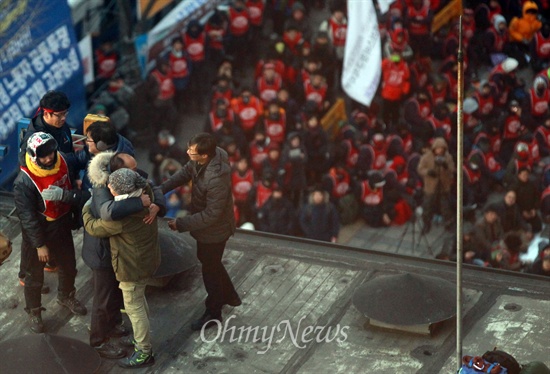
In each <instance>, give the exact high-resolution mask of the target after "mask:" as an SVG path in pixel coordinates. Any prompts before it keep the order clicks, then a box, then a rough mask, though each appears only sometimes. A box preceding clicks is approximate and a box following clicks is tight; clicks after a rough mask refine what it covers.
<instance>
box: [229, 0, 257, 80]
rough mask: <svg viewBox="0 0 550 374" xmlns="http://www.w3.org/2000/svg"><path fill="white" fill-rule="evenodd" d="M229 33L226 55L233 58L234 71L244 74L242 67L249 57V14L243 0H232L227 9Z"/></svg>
mask: <svg viewBox="0 0 550 374" xmlns="http://www.w3.org/2000/svg"><path fill="white" fill-rule="evenodd" d="M228 22H229V32H228V34H227V37H228V39H227V48H226V50H227V53H228V54H229V55H231V56H233V58H234V61H235V70H237V71H239V72H241V73H244V72H243V67H244V64H245V62H246V61H247V60H248V58H249V56H250V52H251V51H250V45H249V44H248V43H249V36H250V35H249V34H250V13H249V10H248V8H247V7H246V4H245V2H244V0H233V1H232V3H231V5H230V7H229V9H228Z"/></svg>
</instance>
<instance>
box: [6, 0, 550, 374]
mask: <svg viewBox="0 0 550 374" xmlns="http://www.w3.org/2000/svg"><path fill="white" fill-rule="evenodd" d="M503 3H504V2H502V3H501V2H499V1H495V0H491V1H488V2H487V3H484V2H475V3H473V4H471V5H472V7H466V8H465V9H464V19H463V28H464V38H463V45H462V49H463V50H464V52H465V53H464V66H465V73H466V77H467V79H466V87H465V89H466V92H467V94H466V99H465V100H464V129H463V132H464V151H465V154H464V155H465V158H464V159H465V161H464V164H463V165H457V164H456V157H455V155H456V148H457V124H456V122H457V118H456V110H455V109H456V108H455V104H456V98H457V68H458V65H459V64H458V61H457V57H456V53H455V51H456V50H457V48H458V44H457V43H458V40H459V38H458V37H457V28H456V25H457V24H456V22H455V21H454V20H453V21H452V22H450V23H449V24H448V25H446V26H444V27H443V28H442V29H440V30H438V31H437V32H432V22H433V15H434V13H435V12H437V11H438V10H439V9H441V8H442V7H443V6H445V5H446V2H445V1H432V2H429V1H423V0H410V1H407V0H402V1H399V0H398V1H395V2H394V3H392V5H391V7H390V11H389V12H387V13H386V14H383V15H380V16H379V25H380V32H381V36H382V38H383V42H384V43H383V45H384V48H383V53H384V58H383V61H382V64H381V66H380V68H381V72H382V81H381V84H380V89H379V93H378V95H377V97H376V98H375V100H374V101H373V103H372V105H371V106H369V107H366V106H364V105H360V104H358V103H356V102H353V100H351V99H350V98H348V97H346V95H345V94H344V92H343V91H342V88H341V87H340V85H339V81H340V76H341V74H342V67H343V65H342V63H343V49H344V47H345V37H346V8H345V2H338V1H335V2H331V3H329V4H328V8H329V10H330V15H329V16H328V17H327V19H326V20H325V21H323V22H321V24H320V25H318V27H312V24H311V21H310V20H309V19H308V14H309V13H310V12H311V11H312V10H313V7H320V8H322V7H323V6H324V4H323V3H322V2H319V1H317V2H312V3H300V2H297V1H289V2H279V1H272V2H269V3H267V4H264V3H263V2H262V1H261V0H248V1H244V0H234V1H233V2H231V4H230V7H229V10H228V11H227V12H226V13H222V12H220V11H216V12H214V14H213V15H212V16H211V17H210V18H209V19H208V21H207V22H206V24H205V25H202V24H201V23H200V22H198V21H191V22H189V24H188V26H187V28H186V30H184V31H183V32H182V35H181V37H176V38H174V39H173V40H172V43H171V48H170V50H169V51H167V54H163V55H161V56H159V58H158V60H157V64H156V67H155V69H154V70H153V71H152V72H151V74H150V76H149V77H148V79H147V81H146V82H145V87H146V89H145V90H144V93H145V95H146V96H147V98H148V99H147V102H148V103H149V105H150V107H149V108H150V109H151V108H154V110H152V111H151V112H150V117H148V118H149V119H148V121H147V122H148V123H149V126H150V127H151V131H152V132H153V133H154V134H155V135H156V137H157V142H156V144H149V151H150V154H149V156H150V157H149V159H150V161H151V163H152V164H153V166H154V168H153V173H152V176H151V178H149V176H148V175H147V174H146V173H145V172H143V171H142V170H140V169H139V168H138V165H137V162H136V160H135V158H134V156H135V150H134V146H133V145H132V142H131V139H130V140H129V139H127V138H126V137H125V136H123V134H121V133H120V131H119V128H118V127H117V124H116V123H115V122H114V120H113V119H112V118H111V120H102V121H96V122H93V123H91V124H90V125H89V126H86V127H85V128H84V130H83V132H84V135H86V140H85V142H84V144H80V147H81V148H82V149H75V146H74V144H73V142H72V140H71V132H70V129H69V127H68V125H67V124H66V122H65V119H66V117H67V112H68V110H69V107H70V102H69V100H68V99H67V96H66V95H65V94H64V93H62V92H59V91H49V92H47V93H46V94H45V95H44V96H43V98H42V99H41V101H40V104H39V110H38V111H37V114H36V116H35V117H34V118H33V119H32V121H31V124H30V126H29V128H28V129H27V132H26V135H25V137H24V139H23V140H22V143H21V149H20V157H19V161H20V167H21V172H20V174H19V176H18V177H17V179H16V181H15V182H14V196H15V205H16V210H17V214H18V216H19V218H20V221H21V227H22V232H23V235H22V237H23V242H22V248H21V253H22V256H21V263H20V273H19V281H20V283H21V284H22V285H24V287H25V304H26V307H25V310H26V311H27V313H28V314H29V324H30V328H31V330H32V331H34V332H37V333H40V332H43V331H44V330H45V328H44V323H43V321H42V311H43V310H44V308H43V307H42V305H41V293H42V292H45V290H44V289H43V284H44V273H43V271H44V268H45V266H46V264H48V266H49V268H50V269H52V270H53V269H55V268H57V271H58V276H59V287H58V299H57V301H58V303H59V304H61V305H62V306H64V307H66V308H68V309H69V310H70V311H71V312H72V313H74V314H77V315H83V314H86V313H87V309H86V307H85V306H84V305H82V303H80V301H79V300H78V299H76V297H75V287H74V283H75V277H76V275H77V274H76V260H75V249H74V244H73V238H72V233H71V229H74V228H77V227H79V226H83V227H84V228H85V233H84V240H83V248H82V256H83V259H84V261H85V263H86V264H87V265H88V266H89V267H90V268H92V270H93V272H92V273H93V283H94V302H93V307H92V323H91V326H90V344H91V345H92V346H93V347H94V348H96V350H97V351H98V352H99V353H100V354H101V355H102V356H103V357H108V358H122V360H121V361H120V362H119V365H120V366H122V367H140V366H147V365H152V364H153V363H154V356H153V353H152V347H151V338H150V331H149V330H150V328H149V319H148V308H147V302H146V300H145V294H144V290H145V285H146V284H147V280H148V278H150V277H151V276H152V275H153V273H154V271H155V270H156V268H157V267H158V265H159V259H160V252H159V248H158V235H159V234H158V228H157V221H156V219H157V216H166V217H168V218H170V219H171V220H170V221H169V223H168V226H169V227H170V229H172V230H177V231H180V232H183V231H190V232H191V234H192V235H193V237H195V239H196V240H197V248H198V257H199V260H200V262H201V263H202V275H203V280H204V284H205V288H206V291H207V294H208V296H207V298H206V300H205V307H206V310H205V313H204V314H203V315H202V317H201V318H200V319H199V320H197V321H195V322H194V323H193V324H192V326H191V327H192V329H194V330H200V329H203V328H208V327H212V326H213V325H214V323H213V321H214V322H216V321H219V322H221V321H222V307H223V306H224V305H231V306H238V305H240V304H241V300H240V298H239V295H238V294H237V292H236V291H235V289H234V287H233V285H232V283H231V280H230V278H229V277H228V275H227V272H226V270H225V268H224V266H223V264H222V262H221V259H222V257H223V252H224V249H225V243H226V241H227V239H228V238H229V237H230V236H231V235H232V234H233V233H234V231H235V227H236V226H237V225H238V226H242V225H244V224H252V225H253V226H254V228H255V229H257V230H262V231H266V232H271V233H277V234H283V235H300V236H304V237H306V238H310V239H316V240H322V241H332V242H336V241H337V239H338V234H339V228H340V225H342V224H347V223H350V222H353V221H355V220H356V219H357V218H358V216H360V217H361V218H362V219H363V220H364V221H365V222H366V224H367V225H368V226H370V227H386V226H390V225H401V224H404V223H405V222H408V221H409V220H410V219H411V217H412V215H413V214H414V211H415V210H417V209H416V208H418V207H420V206H421V207H422V223H423V224H422V231H423V233H424V234H425V233H427V232H429V231H430V230H431V227H432V222H433V220H434V217H435V216H440V217H441V219H442V221H443V222H444V226H445V228H446V229H448V230H450V229H451V228H452V226H453V217H454V216H455V215H454V214H453V212H454V211H456V209H462V210H463V211H464V218H465V222H466V224H465V227H464V238H463V239H464V243H465V250H464V261H465V262H467V263H471V264H475V265H479V266H492V267H497V268H503V269H507V270H516V271H519V270H524V271H529V272H533V273H536V274H542V275H549V274H550V244H549V242H548V241H542V242H541V245H540V253H539V255H538V256H537V258H536V260H535V261H534V263H533V264H530V265H529V266H526V264H523V263H522V262H521V261H520V256H519V255H520V253H521V252H524V251H525V250H526V248H527V247H528V246H529V244H530V242H531V240H532V239H533V236H534V235H535V234H537V233H539V232H541V231H542V230H543V228H544V225H548V224H549V223H550V222H549V218H550V166H549V162H548V161H549V159H550V113H549V108H548V103H549V100H550V91H549V80H550V69H549V67H548V66H549V64H550V49H549V48H548V47H547V46H548V45H549V44H548V43H550V34H549V31H550V26H549V24H547V23H546V22H547V21H546V20H545V19H544V18H543V17H541V14H542V13H544V12H546V11H548V9H547V8H539V7H542V6H543V5H544V4H537V3H536V2H534V1H524V2H522V3H523V4H522V5H521V6H522V8H521V9H522V12H519V13H518V12H516V11H514V9H515V8H514V7H513V6H512V5H513V4H512V3H514V4H515V5H516V6H519V5H520V2H519V1H518V2H513V1H509V2H506V6H504V4H503ZM516 3H517V4H516ZM266 5H267V6H266ZM545 6H546V5H545ZM539 9H540V10H541V12H539ZM268 16H269V17H271V19H272V21H273V22H272V23H273V35H272V36H271V37H270V38H269V40H270V42H269V43H267V44H269V45H268V47H267V48H263V46H264V44H266V43H264V40H265V37H264V34H265V32H264V29H263V25H264V24H265V19H264V18H268ZM102 48H103V49H102V53H103V55H101V56H103V59H104V60H105V61H103V62H109V61H110V60H109V58H110V57H109V56H114V62H113V61H110V62H109V63H106V64H105V66H103V69H104V70H105V71H104V72H103V74H102V75H101V77H102V79H105V81H104V82H107V84H108V86H109V87H111V86H112V83H113V82H115V81H116V82H119V84H118V86H116V85H114V86H113V87H115V86H116V87H118V89H115V88H113V92H116V91H117V90H119V89H120V88H121V87H124V84H120V79H121V78H120V77H119V76H117V75H116V69H107V68H108V67H112V65H114V66H115V67H116V56H117V55H116V53H115V52H113V49H112V46H109V45H107V46H104V47H102ZM480 48H481V50H482V52H480ZM107 60H109V61H107ZM98 66H99V67H101V60H100V59H98ZM107 70H109V71H107ZM249 71H253V73H252V74H253V76H251V77H248V76H247V72H249ZM526 73H529V74H526ZM109 74H111V75H109ZM484 76H486V78H481V77H484ZM520 76H532V79H530V81H526V80H525V79H526V78H520ZM205 81H206V82H209V81H212V82H213V83H212V87H211V88H210V90H208V89H207V88H208V84H205ZM247 82H252V83H247ZM102 84H103V81H102ZM337 97H343V98H344V99H345V101H346V102H347V103H348V104H349V110H348V112H349V113H348V114H349V116H348V119H347V120H345V121H342V123H340V124H339V126H338V128H337V129H336V131H332V130H330V129H326V128H324V126H323V117H324V115H325V114H326V113H327V111H328V110H329V109H330V108H331V106H332V105H333V104H334V103H335V98H337ZM100 109H102V110H105V111H107V113H105V114H107V115H109V113H108V109H107V108H100ZM190 111H196V112H199V113H203V114H204V115H205V124H204V133H201V134H198V135H196V136H194V137H193V138H192V139H191V140H190V141H189V142H187V144H186V146H185V147H183V146H182V145H183V144H184V143H183V141H182V140H180V139H177V137H176V135H175V134H176V133H177V130H178V129H177V126H178V124H180V121H178V118H180V117H181V115H182V114H184V113H189V112H190ZM132 125H133V121H132V120H130V121H129V127H130V128H131V127H132ZM457 173H462V175H463V179H464V205H463V206H461V207H457V206H456V196H455V195H454V191H455V188H454V187H455V186H456V180H457V178H456V174H457ZM90 190H92V191H93V198H91V199H90ZM494 196H497V198H498V199H497V200H495V199H494V198H492V197H494ZM501 196H502V197H501ZM451 239H452V238H451ZM453 243H454V244H453ZM447 244H448V245H446V246H444V248H443V250H442V251H441V253H440V254H439V257H440V258H446V259H453V258H456V247H455V245H456V240H449V243H447ZM121 303H123V304H124V307H125V309H126V312H127V314H128V316H129V318H130V321H131V322H132V327H133V332H134V334H133V335H128V333H129V331H128V329H127V328H125V327H124V326H123V324H122V318H121V314H120V313H121V312H120V307H121ZM121 336H122V337H123V338H122V339H121V340H120V344H121V345H127V346H131V347H135V350H134V352H133V353H132V355H131V356H129V357H126V358H124V356H125V352H124V351H123V350H122V348H121V347H120V346H116V345H113V344H111V343H110V339H111V338H113V337H121Z"/></svg>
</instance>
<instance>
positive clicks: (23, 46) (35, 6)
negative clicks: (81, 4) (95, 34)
mask: <svg viewBox="0 0 550 374" xmlns="http://www.w3.org/2000/svg"><path fill="white" fill-rule="evenodd" d="M0 4H1V7H2V23H1V32H0V123H1V124H2V125H1V126H0V143H1V144H2V145H8V147H9V148H8V149H9V150H10V151H9V152H8V154H7V155H6V156H5V157H4V158H2V159H0V168H1V172H0V184H1V182H4V180H5V178H6V177H7V175H8V174H9V173H10V172H11V171H12V169H13V168H14V167H15V168H16V169H17V165H18V163H17V152H16V151H15V150H17V149H19V145H18V140H19V139H18V134H17V130H16V128H17V123H18V121H19V120H21V119H22V118H24V117H31V116H32V115H34V113H35V112H36V109H37V108H38V106H39V102H40V98H41V97H42V96H43V95H44V94H45V93H46V91H48V90H60V91H63V92H65V93H66V94H67V96H68V97H69V100H70V101H71V110H70V112H69V118H68V119H67V122H68V123H69V124H72V123H74V124H78V125H80V124H81V122H82V117H84V112H85V111H86V96H85V90H84V84H83V79H82V74H83V72H82V65H81V61H80V53H79V50H78V43H77V41H76V37H75V34H74V29H73V24H72V20H71V12H70V8H69V6H68V4H67V1H66V0H2V1H0ZM12 150H13V152H12Z"/></svg>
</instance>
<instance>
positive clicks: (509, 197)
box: [504, 191, 516, 206]
mask: <svg viewBox="0 0 550 374" xmlns="http://www.w3.org/2000/svg"><path fill="white" fill-rule="evenodd" d="M504 202H505V203H506V205H508V206H512V205H514V204H515V203H516V193H515V192H514V191H508V192H507V193H506V195H504Z"/></svg>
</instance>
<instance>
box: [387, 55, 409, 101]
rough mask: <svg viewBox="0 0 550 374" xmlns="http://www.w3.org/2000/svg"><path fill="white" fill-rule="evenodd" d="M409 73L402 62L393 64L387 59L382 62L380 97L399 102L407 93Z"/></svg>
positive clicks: (405, 64)
mask: <svg viewBox="0 0 550 374" xmlns="http://www.w3.org/2000/svg"><path fill="white" fill-rule="evenodd" d="M410 75H411V74H410V71H409V67H408V66H407V63H406V62H404V61H403V60H401V61H399V62H393V61H391V60H390V59H389V58H386V59H384V60H383V61H382V97H383V98H384V99H386V100H392V101H396V100H400V99H402V98H403V96H405V95H407V94H408V93H409V90H410V87H411V84H410Z"/></svg>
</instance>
